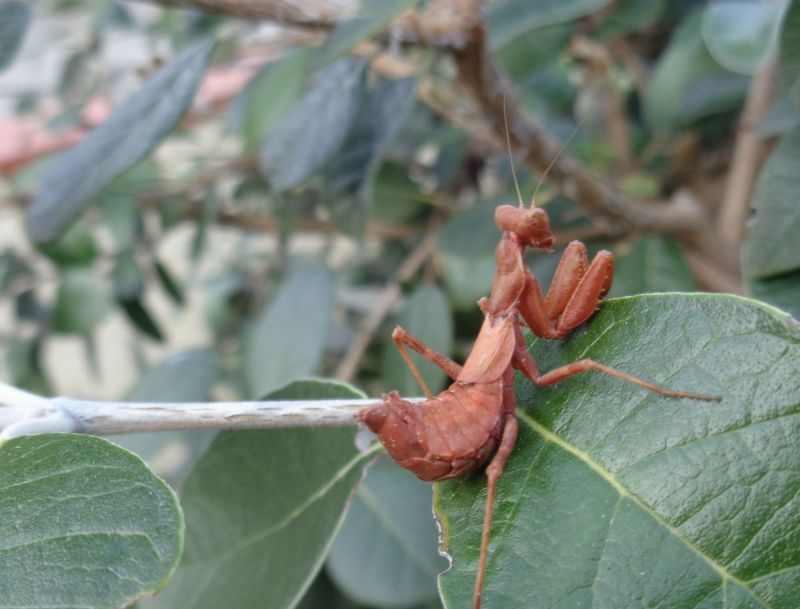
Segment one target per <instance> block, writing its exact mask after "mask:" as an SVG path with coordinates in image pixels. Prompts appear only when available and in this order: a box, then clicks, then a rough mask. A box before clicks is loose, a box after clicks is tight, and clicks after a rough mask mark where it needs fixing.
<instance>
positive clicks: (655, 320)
mask: <svg viewBox="0 0 800 609" xmlns="http://www.w3.org/2000/svg"><path fill="white" fill-rule="evenodd" d="M532 352H533V354H534V356H535V357H536V360H537V363H539V364H540V366H541V369H542V370H552V369H553V368H555V367H557V366H559V365H562V364H564V363H566V362H571V361H575V360H578V359H581V358H583V357H591V358H593V359H596V360H598V361H600V362H603V363H605V364H608V365H611V366H615V367H618V368H620V369H622V370H624V371H626V372H629V373H632V374H636V375H640V376H642V377H644V378H647V379H650V380H653V381H655V382H657V383H663V384H664V385H667V386H669V387H672V388H678V389H683V390H689V391H697V392H702V393H706V394H712V395H718V396H721V397H722V401H721V402H719V403H714V402H690V401H678V400H668V399H666V398H661V397H659V396H656V395H653V394H650V393H648V392H646V391H644V390H642V389H640V388H637V387H635V386H633V385H630V384H626V383H622V382H620V381H618V380H616V379H611V378H609V377H603V376H601V375H598V374H596V373H592V374H588V375H581V377H579V378H573V379H570V380H568V381H565V382H563V383H561V384H559V385H558V386H556V387H550V388H542V389H535V388H534V387H532V386H531V385H530V383H527V382H523V383H521V384H520V385H519V387H518V389H519V393H518V395H519V399H520V404H521V407H522V411H521V414H520V419H521V420H520V423H521V435H520V439H519V442H518V444H517V447H516V449H515V451H514V453H513V455H512V457H511V459H510V461H509V463H508V467H507V470H506V474H505V475H504V476H503V478H502V479H501V482H500V485H499V489H498V497H499V499H498V502H497V511H496V513H495V523H494V527H493V540H492V545H491V557H490V561H489V568H488V572H487V579H486V588H485V596H484V602H485V603H486V605H487V606H492V605H494V604H497V603H499V602H501V601H500V600H498V599H501V600H502V602H501V604H502V605H503V607H504V608H506V609H514V608H515V607H525V608H526V609H535V608H537V607H552V608H560V607H564V608H567V607H570V608H574V607H590V606H591V607H595V608H597V609H616V608H618V607H630V608H632V609H633V608H650V607H662V606H663V607H667V606H668V607H708V608H711V607H754V608H755V607H767V606H769V607H772V608H773V609H792V608H794V607H795V606H796V600H797V599H796V591H797V585H798V573H800V545H798V543H797V539H798V536H800V525H798V518H797V514H798V510H800V501H799V500H798V496H799V495H798V491H800V476H798V475H797V473H796V472H797V471H798V469H800V451H798V445H797V442H796V441H795V438H796V437H797V433H798V432H800V428H798V425H800V418H798V416H797V415H798V414H800V407H798V402H797V396H798V394H800V331H799V330H798V327H797V325H796V324H793V323H791V322H790V320H789V318H788V317H786V316H784V315H782V314H780V313H778V312H777V311H776V310H775V309H771V308H768V307H764V306H763V305H760V304H759V303H757V302H755V301H750V300H747V299H742V298H737V297H732V296H717V295H692V296H687V295H674V296H673V295H654V296H640V297H633V298H625V299H620V300H616V301H611V302H607V303H605V304H604V305H603V306H602V307H601V308H600V311H599V313H598V314H597V316H596V317H595V318H594V319H593V320H592V322H591V323H590V324H589V325H588V326H587V327H582V328H581V329H579V330H578V331H577V332H576V333H575V335H574V336H573V337H572V338H571V339H569V340H568V341H566V342H563V343H560V342H552V341H542V340H538V341H534V343H533V346H532ZM484 491H485V483H484V479H483V477H482V476H476V477H471V478H467V479H464V480H460V481H454V482H448V483H445V484H440V485H438V487H437V491H436V506H437V510H438V511H439V514H440V518H441V521H442V525H443V527H444V535H445V540H446V542H445V543H446V546H447V548H448V550H449V552H450V553H451V555H452V556H453V559H454V564H453V569H452V570H451V571H449V572H448V573H447V574H446V575H444V576H443V577H442V579H441V586H442V591H443V594H444V600H445V605H446V606H447V607H464V606H468V603H469V599H470V596H471V586H472V583H473V580H474V575H475V573H474V569H475V564H476V560H477V558H476V557H477V552H478V546H479V537H480V529H481V516H482V513H483V499H484ZM753 498H758V500H757V501H754V500H752V499H753ZM456 527H457V528H456Z"/></svg>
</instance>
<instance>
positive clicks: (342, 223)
mask: <svg viewBox="0 0 800 609" xmlns="http://www.w3.org/2000/svg"><path fill="white" fill-rule="evenodd" d="M416 90H417V79H416V78H401V79H397V80H390V81H387V82H384V83H381V84H380V85H378V86H377V87H375V88H374V89H373V90H371V91H370V92H369V94H368V95H367V97H366V98H365V99H364V101H363V103H362V105H361V108H360V110H359V112H358V117H357V118H356V120H355V122H354V124H353V127H352V129H351V131H350V133H349V134H348V136H347V141H346V142H345V145H344V147H343V149H342V152H341V153H340V154H338V155H337V156H336V159H335V160H334V162H333V163H332V165H331V167H330V168H329V169H328V170H327V171H326V172H325V177H326V187H327V188H326V190H327V191H328V192H327V195H328V196H329V197H330V198H331V202H330V208H331V211H332V213H333V217H334V221H335V222H336V223H337V225H338V226H339V227H340V228H341V229H342V230H343V231H344V232H347V233H350V234H356V235H361V234H362V233H363V230H364V223H365V221H366V211H367V207H368V206H369V205H370V204H371V202H372V191H373V187H374V183H375V176H376V174H377V172H378V167H379V166H380V161H381V156H382V154H383V153H384V151H385V150H386V148H387V147H388V146H389V145H390V144H391V142H392V140H394V138H395V137H396V136H397V134H398V132H399V131H400V128H401V127H402V125H403V122H404V121H405V119H406V117H407V116H408V113H409V111H410V110H411V107H412V106H413V104H414V100H415V98H416Z"/></svg>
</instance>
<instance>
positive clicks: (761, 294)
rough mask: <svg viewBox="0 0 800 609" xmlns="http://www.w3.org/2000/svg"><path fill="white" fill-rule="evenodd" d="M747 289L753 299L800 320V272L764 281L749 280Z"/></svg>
mask: <svg viewBox="0 0 800 609" xmlns="http://www.w3.org/2000/svg"><path fill="white" fill-rule="evenodd" d="M747 287H748V289H749V290H750V294H752V295H753V298H758V299H759V300H763V301H764V302H768V303H769V304H771V305H773V306H775V307H778V308H779V309H783V310H784V311H786V312H787V313H789V314H791V315H792V316H794V317H795V319H800V271H793V272H791V273H786V274H784V275H776V276H774V277H767V278H764V279H751V280H750V281H748V282H747Z"/></svg>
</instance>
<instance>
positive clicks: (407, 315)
mask: <svg viewBox="0 0 800 609" xmlns="http://www.w3.org/2000/svg"><path fill="white" fill-rule="evenodd" d="M397 323H398V324H399V325H401V326H403V328H405V329H406V330H408V331H409V332H410V333H411V334H413V335H414V336H416V337H418V338H420V339H421V340H422V341H424V342H425V343H426V344H427V345H429V346H430V347H431V348H433V349H435V350H436V351H438V352H439V353H442V354H443V355H446V356H448V357H450V355H451V354H452V353H451V352H452V349H453V315H452V313H451V311H450V307H449V306H448V304H447V298H446V297H445V295H444V293H443V292H442V290H441V289H439V288H438V287H436V286H433V285H423V286H422V287H420V288H418V289H416V290H415V291H414V293H413V294H411V296H410V297H409V299H408V301H407V302H406V303H405V306H404V307H403V310H402V311H401V312H400V314H399V315H398V317H397ZM406 350H407V351H408V352H409V353H411V354H412V356H411V357H412V358H413V359H414V361H415V362H416V363H417V365H418V366H419V371H420V373H421V374H422V377H423V378H424V379H425V382H426V383H427V384H428V387H429V388H430V390H431V391H433V392H434V393H438V392H439V391H440V390H441V389H443V387H444V385H445V382H446V381H447V377H446V375H445V374H444V372H442V371H441V370H440V369H439V368H438V367H436V366H435V365H433V364H432V363H431V362H429V361H428V360H426V359H423V358H421V357H418V356H416V354H414V353H413V352H412V351H411V350H410V349H408V348H407V349H406ZM383 353H384V354H383V377H382V378H383V383H384V386H385V387H386V390H387V391H388V390H390V389H391V390H394V391H397V392H398V393H400V395H422V389H420V387H419V385H418V384H417V381H416V379H414V376H413V375H412V374H411V371H410V370H409V369H408V366H407V365H406V363H405V362H404V361H403V358H402V357H401V356H400V352H399V351H398V350H397V347H395V345H394V343H393V342H392V341H391V340H387V341H386V346H385V347H384V352H383Z"/></svg>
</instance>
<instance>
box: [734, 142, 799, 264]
mask: <svg viewBox="0 0 800 609" xmlns="http://www.w3.org/2000/svg"><path fill="white" fill-rule="evenodd" d="M798 158H800V128H798V129H794V130H793V131H791V132H789V133H787V134H786V135H785V136H784V137H783V139H781V141H780V143H779V144H778V145H777V146H776V147H775V149H774V150H773V151H772V153H771V154H770V157H769V158H768V159H767V162H766V163H764V166H763V167H762V168H761V172H760V173H759V176H758V180H757V182H756V186H755V189H754V191H753V199H752V200H753V203H752V206H753V211H754V212H755V213H754V214H753V216H752V217H751V218H750V219H749V220H748V222H747V225H746V227H745V235H744V241H743V243H742V271H743V273H744V274H745V276H746V277H749V278H753V277H769V276H770V275H779V274H781V273H787V272H789V271H793V270H795V269H797V268H800V240H798V239H797V235H798V234H800V206H799V205H797V191H798V188H800V174H798V172H797V159H798Z"/></svg>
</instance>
